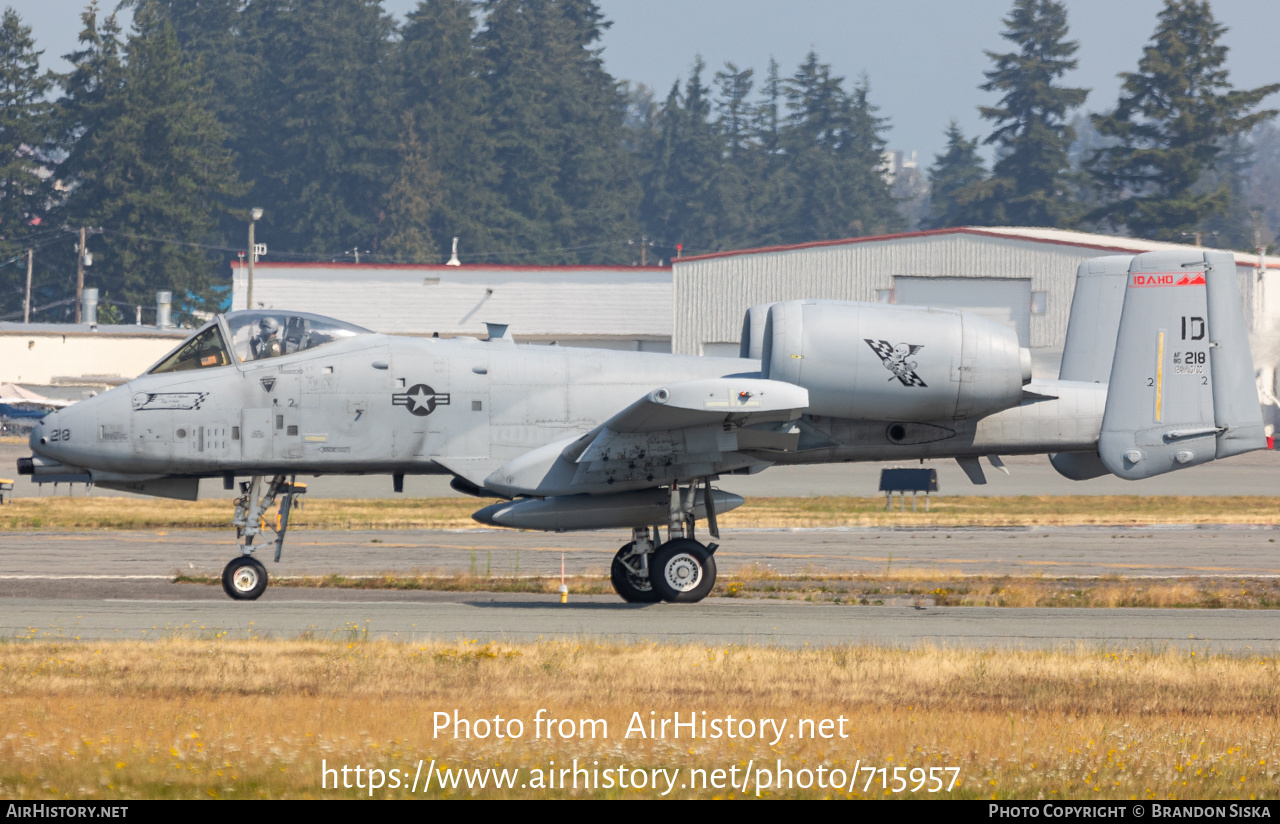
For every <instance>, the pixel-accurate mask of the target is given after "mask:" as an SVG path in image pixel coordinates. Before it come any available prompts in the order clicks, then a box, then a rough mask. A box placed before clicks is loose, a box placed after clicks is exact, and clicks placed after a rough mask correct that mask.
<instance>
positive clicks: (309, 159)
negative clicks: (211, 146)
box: [231, 0, 400, 257]
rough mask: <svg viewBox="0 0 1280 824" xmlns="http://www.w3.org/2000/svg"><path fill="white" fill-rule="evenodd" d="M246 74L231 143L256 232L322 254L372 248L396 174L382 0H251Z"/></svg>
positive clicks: (387, 24)
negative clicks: (259, 214)
mask: <svg viewBox="0 0 1280 824" xmlns="http://www.w3.org/2000/svg"><path fill="white" fill-rule="evenodd" d="M243 17H244V19H243V27H244V28H245V31H246V32H247V35H248V37H249V42H248V44H247V45H246V52H245V55H246V56H245V66H244V68H245V71H246V72H247V73H249V74H250V75H251V77H252V96H251V100H248V101H245V102H244V104H243V105H244V109H243V114H242V116H243V118H244V124H245V125H244V129H243V130H242V131H241V133H240V136H239V137H238V138H237V139H236V140H234V141H233V143H232V144H231V145H232V148H233V149H234V150H235V151H236V152H237V154H238V156H239V158H240V168H241V169H242V170H243V175H244V177H245V178H246V179H247V180H248V181H251V182H252V185H253V193H252V198H253V201H254V202H253V203H252V204H251V205H253V206H259V207H262V208H263V209H264V210H265V212H266V214H265V216H264V218H263V220H262V221H261V222H260V223H259V227H258V229H259V236H260V237H262V238H263V239H264V240H269V242H270V243H271V244H272V245H274V246H275V247H276V248H279V249H287V250H290V251H295V252H305V253H308V254H309V255H313V256H317V257H328V256H336V255H340V254H341V252H342V250H344V249H351V248H352V247H353V246H354V247H359V248H360V249H369V250H372V251H375V252H376V251H377V241H378V238H379V234H380V227H379V218H380V217H381V216H382V213H383V209H384V205H385V196H386V192H387V190H388V188H389V187H390V185H391V181H392V179H393V178H394V175H395V170H396V166H397V164H396V138H397V135H398V132H399V125H400V124H399V121H398V118H397V117H395V116H393V115H392V105H391V104H392V98H391V88H390V83H389V77H388V74H389V67H390V59H389V58H390V52H391V36H392V31H393V25H392V20H391V18H390V17H388V16H387V15H386V14H385V13H384V12H383V10H382V5H381V3H380V2H379V0H255V2H253V3H250V4H249V5H248V6H247V8H246V10H245V13H244V16H243Z"/></svg>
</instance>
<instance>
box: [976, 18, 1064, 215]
mask: <svg viewBox="0 0 1280 824" xmlns="http://www.w3.org/2000/svg"><path fill="white" fill-rule="evenodd" d="M1004 23H1005V26H1006V27H1007V28H1006V31H1005V32H1004V34H1003V35H1002V36H1003V37H1004V38H1005V39H1006V40H1008V41H1010V42H1012V43H1014V44H1015V45H1017V46H1018V50H1017V51H1014V52H1009V53H1006V54H996V53H995V52H987V56H988V57H990V58H991V60H992V61H994V63H995V66H994V67H993V68H992V69H991V70H990V71H988V72H986V78H987V82H986V83H984V84H983V85H982V86H981V87H980V88H982V90H983V91H988V92H999V93H1001V95H1002V96H1001V98H1000V103H999V105H997V106H984V107H982V108H981V109H980V112H981V114H982V116H983V117H984V118H986V119H987V120H992V121H994V122H995V124H996V128H995V130H994V131H993V132H992V133H991V135H990V136H989V137H987V139H986V141H985V142H986V143H988V144H994V145H995V146H996V147H997V150H996V154H997V157H998V158H999V160H998V161H997V162H996V164H995V167H994V168H993V169H992V178H991V180H990V181H989V183H988V184H987V188H986V191H985V192H980V193H974V194H980V195H985V197H987V198H990V199H994V201H995V204H994V205H995V207H996V208H995V209H994V210H993V212H994V214H996V215H998V217H997V219H998V220H1000V221H1001V222H1007V223H1011V224H1014V225H1020V226H1064V225H1069V224H1070V223H1071V222H1072V221H1073V220H1074V219H1075V212H1076V210H1075V208H1074V207H1073V204H1072V203H1071V201H1070V198H1069V197H1067V193H1068V191H1069V188H1070V181H1069V178H1070V176H1071V163H1070V160H1069V158H1068V151H1069V150H1070V148H1071V143H1072V141H1073V140H1074V139H1075V133H1074V131H1073V130H1072V128H1071V126H1070V125H1069V123H1068V122H1067V120H1066V117H1067V113H1068V112H1069V111H1071V110H1072V109H1075V108H1077V107H1079V106H1080V105H1082V104H1083V103H1084V101H1085V97H1086V96H1087V95H1088V89H1075V88H1066V87H1063V86H1058V85H1055V81H1056V80H1057V79H1058V78H1060V77H1061V76H1062V75H1063V74H1065V73H1066V72H1068V71H1070V70H1072V69H1074V68H1075V67H1076V61H1075V59H1074V58H1073V57H1072V55H1073V54H1075V52H1076V49H1077V48H1078V44H1077V43H1075V42H1074V41H1068V40H1066V39H1065V38H1066V35H1067V11H1066V8H1065V7H1064V6H1063V4H1062V3H1059V2H1054V0H1015V2H1014V5H1013V10H1012V11H1011V12H1010V14H1009V17H1008V18H1006V19H1005V21H1004Z"/></svg>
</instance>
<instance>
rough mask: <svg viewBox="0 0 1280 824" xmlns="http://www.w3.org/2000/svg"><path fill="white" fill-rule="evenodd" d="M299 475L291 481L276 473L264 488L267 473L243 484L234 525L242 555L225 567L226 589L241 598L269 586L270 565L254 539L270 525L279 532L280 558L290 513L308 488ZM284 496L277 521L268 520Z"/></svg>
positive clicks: (223, 573)
mask: <svg viewBox="0 0 1280 824" xmlns="http://www.w3.org/2000/svg"><path fill="white" fill-rule="evenodd" d="M295 478H296V476H291V477H290V478H289V479H288V480H287V481H286V480H285V476H284V475H276V476H275V477H273V478H272V479H271V480H270V481H269V482H268V483H267V484H266V489H265V491H264V490H263V476H261V475H255V476H254V477H253V478H252V479H251V480H249V481H248V482H245V483H242V484H240V497H239V498H236V514H235V517H234V518H232V519H231V525H232V526H234V527H235V528H236V538H237V539H238V540H239V541H240V553H241V554H240V557H238V558H234V559H232V560H231V561H230V562H229V563H228V564H227V566H226V568H224V569H223V570H222V589H223V590H224V591H225V592H226V593H227V594H228V595H230V596H231V597H232V598H235V599H236V600H237V601H252V600H254V599H255V598H257V597H258V596H259V595H261V594H262V593H263V592H266V590H267V568H266V567H264V566H263V565H262V562H260V561H259V560H258V559H257V558H254V557H253V551H254V550H255V549H256V548H257V547H255V546H254V545H253V542H254V539H255V538H257V537H258V536H259V535H261V534H262V533H264V532H266V531H267V530H268V529H269V530H271V531H272V532H274V533H275V535H276V538H275V545H276V553H275V560H277V561H279V560H280V551H281V550H282V549H283V548H284V536H285V533H286V532H288V531H289V514H290V513H291V512H292V511H293V507H294V506H295V505H298V503H299V501H298V500H297V498H298V496H299V495H301V494H303V493H304V492H306V491H307V485H306V484H300V483H296V482H295ZM276 498H279V499H280V508H279V510H277V512H276V518H275V523H274V524H271V523H268V521H267V519H266V517H265V516H266V512H267V510H268V509H270V508H271V507H272V505H273V504H275V502H276Z"/></svg>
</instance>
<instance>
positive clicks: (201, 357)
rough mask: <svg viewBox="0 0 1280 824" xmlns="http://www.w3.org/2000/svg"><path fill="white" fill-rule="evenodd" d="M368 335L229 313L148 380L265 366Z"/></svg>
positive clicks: (303, 317)
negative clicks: (248, 365)
mask: <svg viewBox="0 0 1280 824" xmlns="http://www.w3.org/2000/svg"><path fill="white" fill-rule="evenodd" d="M370 334H373V332H372V331H371V330H369V329H365V328H363V327H361V326H356V325H354V324H351V323H343V322H342V321H340V320H334V319H333V318H326V317H324V316H323V315H313V314H310V313H308V312H288V311H275V310H269V309H266V310H264V309H255V310H253V311H243V312H228V313H227V314H225V315H222V316H221V317H219V318H217V319H215V320H214V321H212V322H211V323H209V324H208V325H206V326H204V327H203V328H201V329H200V330H199V331H197V332H196V333H195V334H194V335H192V336H191V337H190V338H187V339H186V340H185V341H183V342H182V344H181V345H180V346H179V347H178V348H177V349H175V350H173V351H172V352H171V353H169V354H168V355H166V356H165V358H164V359H163V360H161V361H160V363H159V364H157V365H156V366H155V367H153V368H152V369H151V371H150V373H149V374H152V375H158V374H161V373H164V372H184V371H187V370H192V369H209V368H212V367H216V366H226V365H228V364H232V363H245V362H248V361H254V360H264V359H266V358H275V357H280V356H281V355H291V354H293V353H294V352H302V351H305V350H307V349H314V348H316V347H317V346H323V345H325V344H326V343H332V342H334V341H337V340H343V339H345V338H351V337H355V336H356V335H370ZM227 336H229V337H230V342H231V343H230V346H228V344H227V340H228V337H227Z"/></svg>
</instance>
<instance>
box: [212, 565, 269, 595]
mask: <svg viewBox="0 0 1280 824" xmlns="http://www.w3.org/2000/svg"><path fill="white" fill-rule="evenodd" d="M222 589H223V590H224V591H225V592H226V593H227V594H228V595H230V596H231V597H232V598H235V599H236V600H237V601H252V600H255V599H256V598H257V597H258V596H259V595H261V594H262V593H264V592H266V591H267V568H266V567H264V566H263V565H262V564H261V563H260V562H259V561H258V559H257V558H254V557H252V556H250V555H242V556H240V557H239V558H233V559H232V560H231V562H230V563H228V564H227V566H226V568H224V569H223V570H222Z"/></svg>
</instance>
